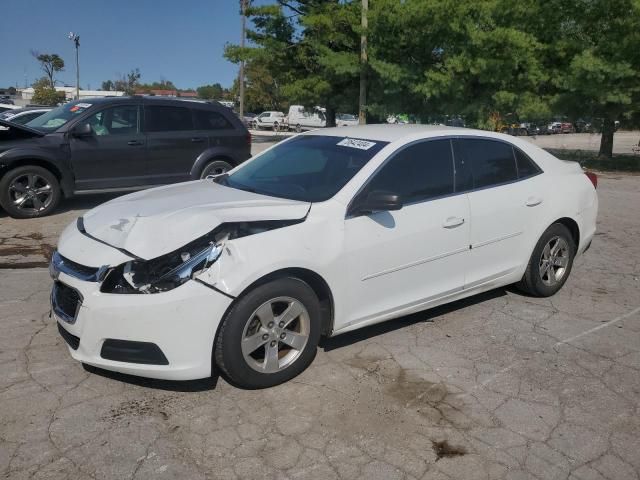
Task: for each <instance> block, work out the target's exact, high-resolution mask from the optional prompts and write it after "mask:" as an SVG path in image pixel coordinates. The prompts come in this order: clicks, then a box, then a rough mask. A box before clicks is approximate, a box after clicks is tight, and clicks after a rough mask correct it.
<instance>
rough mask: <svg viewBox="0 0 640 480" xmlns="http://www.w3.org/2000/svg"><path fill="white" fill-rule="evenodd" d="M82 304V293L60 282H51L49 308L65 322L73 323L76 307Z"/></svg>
mask: <svg viewBox="0 0 640 480" xmlns="http://www.w3.org/2000/svg"><path fill="white" fill-rule="evenodd" d="M81 304H82V295H80V292H78V291H77V290H76V289H75V288H71V287H70V286H68V285H65V284H64V283H61V282H55V283H54V284H53V290H51V308H52V309H53V312H54V313H55V314H56V315H57V316H58V317H60V318H61V319H62V320H64V321H65V322H67V323H75V321H76V314H77V312H78V308H79V307H80V305H81Z"/></svg>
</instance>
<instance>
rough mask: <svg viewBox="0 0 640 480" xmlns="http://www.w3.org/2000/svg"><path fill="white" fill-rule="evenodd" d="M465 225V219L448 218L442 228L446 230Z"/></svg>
mask: <svg viewBox="0 0 640 480" xmlns="http://www.w3.org/2000/svg"><path fill="white" fill-rule="evenodd" d="M463 223H464V218H461V217H449V218H447V219H446V220H445V221H444V223H443V224H442V226H443V227H444V228H456V227H459V226H460V225H462V224H463Z"/></svg>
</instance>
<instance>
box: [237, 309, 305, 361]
mask: <svg viewBox="0 0 640 480" xmlns="http://www.w3.org/2000/svg"><path fill="white" fill-rule="evenodd" d="M310 330H311V321H310V318H309V313H308V312H307V309H306V308H305V307H304V305H303V304H302V303H301V302H300V301H299V300H296V299H295V298H291V297H277V298H273V299H271V300H268V301H267V302H265V303H263V304H262V305H260V306H259V307H258V308H257V309H256V310H255V311H254V312H253V313H252V314H251V316H250V317H249V319H248V320H247V323H246V325H245V327H244V330H243V332H242V340H241V349H242V355H243V357H244V360H245V362H246V363H247V365H249V366H250V367H251V368H252V369H253V370H256V371H258V372H260V373H276V372H280V371H282V370H284V369H285V368H287V367H288V366H290V365H291V364H292V363H294V362H295V361H296V360H297V359H298V357H300V355H301V353H302V351H303V350H304V348H305V346H306V345H307V342H308V340H309V334H310Z"/></svg>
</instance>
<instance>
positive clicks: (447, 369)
mask: <svg viewBox="0 0 640 480" xmlns="http://www.w3.org/2000/svg"><path fill="white" fill-rule="evenodd" d="M598 191H599V195H600V206H601V213H600V216H599V225H598V227H599V230H598V233H597V235H596V237H595V240H594V242H593V245H592V247H591V249H590V250H589V251H588V252H587V254H586V255H585V256H583V257H581V258H580V259H578V260H577V261H576V264H575V266H574V270H573V272H572V274H571V277H570V279H569V281H568V283H567V284H566V286H565V287H564V289H563V290H562V291H560V292H559V293H558V294H557V295H556V296H554V297H553V298H549V299H533V298H529V297H525V296H523V295H521V294H519V293H517V292H515V291H512V290H509V289H507V290H505V289H499V290H496V291H493V292H490V293H488V294H484V295H481V296H479V297H475V298H472V299H468V300H465V301H462V302H457V303H454V304H452V305H450V306H447V307H442V308H438V309H435V310H431V311H427V312H423V313H419V314H415V315H411V316H408V317H404V318H402V319H398V320H395V321H391V322H387V323H384V324H381V325H378V326H374V327H370V328H367V329H363V330H360V331H357V332H353V333H350V334H345V335H343V336H339V337H336V338H334V339H329V340H325V341H324V342H323V343H322V345H321V348H319V349H318V354H317V357H316V359H315V361H314V362H313V364H312V366H311V367H310V368H309V369H308V370H307V371H306V372H304V373H303V374H302V375H300V376H299V377H297V378H296V379H295V380H293V381H291V382H289V383H287V384H285V385H281V386H279V387H276V388H272V389H269V390H263V391H244V390H239V389H237V388H234V387H232V386H230V385H229V384H227V383H226V382H225V381H224V379H222V378H215V379H211V380H203V381H198V382H187V383H170V382H160V381H148V380H144V379H137V378H134V377H127V376H123V375H118V374H110V373H107V372H103V371H99V370H95V369H88V368H87V369H84V368H83V367H82V365H80V364H78V363H76V362H74V361H72V360H71V358H70V356H69V354H68V352H67V347H66V345H65V343H64V341H63V340H62V339H61V338H60V337H59V336H58V333H57V331H56V326H55V324H54V323H53V321H52V320H50V319H49V317H48V310H49V307H48V293H49V288H50V279H49V277H48V274H47V271H46V270H45V269H43V268H24V269H15V270H11V269H0V329H1V330H0V331H1V334H0V405H1V406H2V408H0V476H4V478H11V479H16V480H18V479H27V478H35V479H45V478H49V479H59V478H60V479H63V478H64V479H82V480H84V479H87V478H94V479H127V478H136V479H146V478H154V479H157V478H166V479H204V478H210V479H227V478H229V479H236V478H242V479H244V478H269V479H273V478H279V479H306V478H313V479H315V478H318V479H323V480H324V479H334V478H341V479H352V478H353V479H356V478H362V479H367V480H369V479H385V480H388V479H405V478H406V479H435V480H440V479H465V480H470V479H476V478H478V479H480V478H481V479H493V478H496V479H535V478H537V479H545V480H546V479H556V478H557V479H570V480H577V479H584V480H603V479H616V480H618V479H638V478H639V475H640V455H639V454H638V452H640V416H639V413H640V375H639V373H640V372H639V370H640V278H639V277H640V242H638V237H639V235H640V216H639V215H638V211H637V209H638V205H640V177H638V176H622V175H618V176H612V175H603V176H601V178H600V186H599V190H598ZM83 202H85V203H70V204H69V205H68V207H67V210H66V211H64V212H61V213H59V214H57V215H56V216H54V217H49V218H48V219H43V220H39V221H34V222H20V226H21V228H17V226H16V224H15V223H13V222H12V221H9V220H8V219H6V217H5V218H0V222H1V225H2V229H1V230H2V232H3V234H5V232H6V231H7V228H9V229H13V230H11V231H15V232H17V233H18V234H19V235H18V236H15V240H16V241H15V245H16V248H20V247H19V245H24V246H32V247H33V248H36V247H37V245H39V244H43V243H44V242H47V243H46V244H47V245H51V244H53V241H54V240H53V239H54V238H55V236H56V235H57V233H58V232H59V230H60V228H61V226H62V225H63V224H64V223H66V222H67V221H68V220H70V219H71V218H73V217H75V216H77V215H78V214H79V213H80V212H81V211H82V210H83V209H85V208H88V207H90V206H92V205H93V204H95V203H96V202H95V201H90V200H83ZM35 222H39V223H35ZM38 234H39V235H42V239H40V240H38V239H37V238H36V237H37V235H38ZM5 238H7V237H5ZM12 238H13V237H12ZM5 241H6V240H5ZM41 248H43V249H46V248H48V247H41Z"/></svg>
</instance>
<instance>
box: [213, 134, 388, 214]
mask: <svg viewBox="0 0 640 480" xmlns="http://www.w3.org/2000/svg"><path fill="white" fill-rule="evenodd" d="M385 145H387V142H380V141H377V140H375V141H373V140H362V139H355V138H345V137H329V136H325V135H301V136H298V137H296V138H293V139H291V140H289V141H287V142H283V143H282V144H280V145H277V146H275V147H274V148H272V149H271V150H269V151H268V152H265V153H263V154H262V155H260V156H258V157H256V158H255V159H254V160H252V161H250V162H248V163H246V164H245V165H244V166H242V167H241V168H240V169H239V170H237V171H236V172H234V173H233V174H231V175H229V176H224V177H220V179H219V180H218V182H219V183H221V184H223V185H227V186H229V187H232V188H237V189H240V190H247V191H250V192H254V193H260V194H263V195H270V196H273V197H281V198H287V199H290V200H301V201H304V202H323V201H325V200H328V199H329V198H331V197H333V196H334V195H335V194H336V193H338V191H339V190H340V189H341V188H342V187H344V185H345V184H346V183H347V182H348V181H349V180H351V178H353V176H354V175H355V174H356V173H358V171H359V170H360V169H361V168H362V167H363V166H364V165H365V164H366V163H367V162H368V161H369V160H371V158H372V157H373V156H374V155H375V154H376V153H378V152H379V151H380V150H381V149H382V148H383V147H384V146H385Z"/></svg>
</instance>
